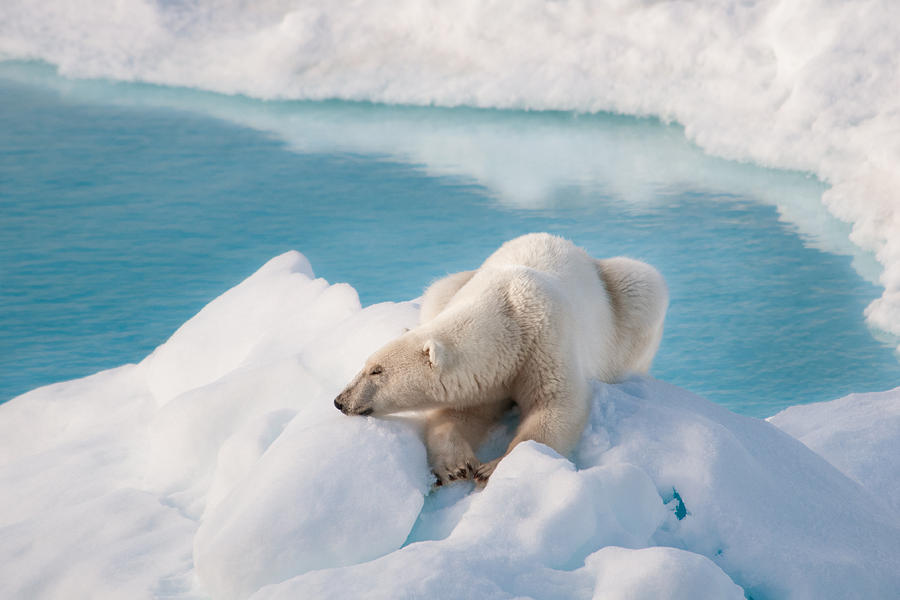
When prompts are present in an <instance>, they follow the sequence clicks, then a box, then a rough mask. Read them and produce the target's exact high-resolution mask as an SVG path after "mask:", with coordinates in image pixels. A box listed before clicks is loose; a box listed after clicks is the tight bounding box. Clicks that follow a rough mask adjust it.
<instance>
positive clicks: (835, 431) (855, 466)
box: [769, 388, 900, 513]
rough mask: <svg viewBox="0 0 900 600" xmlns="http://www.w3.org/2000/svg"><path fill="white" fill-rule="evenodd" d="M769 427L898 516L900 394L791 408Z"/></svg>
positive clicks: (856, 396)
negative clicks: (786, 435) (789, 437)
mask: <svg viewBox="0 0 900 600" xmlns="http://www.w3.org/2000/svg"><path fill="white" fill-rule="evenodd" d="M769 422H770V423H773V424H774V425H776V426H778V427H779V428H781V429H782V430H783V431H785V432H787V433H789V434H790V435H792V436H794V437H795V438H797V439H798V440H800V441H801V442H803V443H804V444H806V445H807V446H808V447H809V448H810V449H812V450H814V451H815V452H817V453H818V454H820V455H821V456H823V457H824V458H825V460H827V461H828V462H830V463H831V464H832V465H834V466H835V467H837V468H838V469H840V471H841V472H842V473H843V474H844V475H846V476H847V477H850V478H851V479H853V480H855V481H857V482H858V483H859V484H860V485H862V486H863V487H864V488H866V489H867V490H869V491H871V492H873V493H874V494H875V495H876V496H877V497H878V498H879V499H880V500H882V501H883V502H885V503H886V504H887V506H888V507H889V508H890V510H892V511H894V512H895V513H900V461H897V460H886V459H885V457H896V456H900V388H896V389H894V390H890V391H887V392H879V393H874V394H851V395H849V396H846V397H844V398H839V399H837V400H832V401H830V402H817V403H815V404H806V405H804V406H792V407H790V408H787V409H785V410H783V411H781V412H780V413H778V414H777V415H775V416H773V417H769Z"/></svg>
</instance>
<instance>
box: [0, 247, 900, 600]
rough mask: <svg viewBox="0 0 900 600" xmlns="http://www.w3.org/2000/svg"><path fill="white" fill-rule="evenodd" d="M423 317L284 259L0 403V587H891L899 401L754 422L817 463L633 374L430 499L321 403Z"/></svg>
mask: <svg viewBox="0 0 900 600" xmlns="http://www.w3.org/2000/svg"><path fill="white" fill-rule="evenodd" d="M417 312H418V307H417V305H416V304H415V303H414V302H400V303H385V304H379V305H374V306H370V307H367V308H365V309H364V308H362V307H361V306H360V305H359V302H358V299H357V296H356V293H355V291H354V290H353V289H352V288H351V287H350V286H348V285H346V284H337V285H329V284H328V283H327V282H325V281H323V280H321V279H315V278H314V276H313V272H312V269H311V267H310V266H309V263H308V262H307V261H306V260H305V258H303V257H302V256H301V255H300V254H298V253H296V252H289V253H286V254H284V255H282V256H279V257H276V258H274V259H272V260H271V261H270V262H269V263H267V264H266V265H265V266H263V267H262V268H261V269H260V270H259V271H258V272H257V273H255V274H254V275H252V276H250V277H249V278H248V279H247V280H245V281H244V282H242V283H241V284H239V285H238V286H236V287H235V288H233V289H232V290H229V291H227V292H226V293H224V294H223V295H222V296H220V297H219V298H217V299H215V300H214V301H212V302H211V303H210V304H209V305H208V306H207V307H206V308H204V309H203V310H202V311H201V312H200V313H198V314H197V315H196V316H195V317H194V318H192V319H191V320H189V321H188V322H187V323H185V324H184V325H183V326H182V327H181V328H180V329H179V330H178V331H177V332H175V334H173V336H172V337H171V338H170V339H169V340H168V341H167V342H166V343H165V344H163V345H162V346H160V347H159V348H157V350H156V351H154V352H153V353H152V354H151V355H150V356H149V357H148V358H147V359H145V360H144V361H143V362H141V363H140V364H137V365H125V366H123V367H120V368H118V369H113V370H111V371H106V372H102V373H98V374H96V375H93V376H91V377H87V378H84V379H81V380H76V381H72V382H66V383H61V384H57V385H53V386H48V387H45V388H40V389H37V390H34V391H32V392H29V393H27V394H25V395H23V396H20V397H18V398H16V399H13V400H12V401H11V402H8V403H6V404H4V405H2V406H0V440H2V442H0V596H2V597H4V598H19V597H22V598H24V597H27V598H58V597H66V598H80V597H127V598H160V597H169V598H173V597H174V598H208V597H212V598H225V599H232V598H233V599H238V598H240V599H243V598H254V599H255V600H261V599H265V598H296V597H321V598H329V597H331V598H348V597H363V596H364V597H369V598H397V597H434V598H464V597H479V598H521V597H531V598H558V597H571V598H592V597H593V598H673V599H675V598H678V599H681V598H698V597H714V598H734V599H736V600H737V599H740V598H743V597H744V595H745V593H746V594H749V595H750V596H752V597H753V598H756V599H765V598H798V599H803V598H825V599H827V598H876V597H890V595H891V594H892V593H893V592H895V591H896V590H897V589H898V588H900V574H898V573H897V570H896V564H897V562H898V561H900V521H898V519H897V514H898V513H897V511H896V510H892V508H891V505H890V504H889V503H890V502H891V500H885V498H884V496H885V495H887V494H893V493H894V490H896V487H891V486H896V481H897V478H896V477H891V474H892V473H897V468H898V462H900V459H898V456H900V453H898V452H896V449H897V444H898V440H900V428H898V427H897V423H896V421H897V418H896V417H897V412H898V411H897V398H898V395H900V394H898V392H897V391H896V390H895V391H894V392H890V393H886V394H883V395H868V396H864V397H853V396H851V397H848V398H845V399H842V400H838V401H835V402H834V403H829V404H825V405H821V406H820V405H813V406H811V407H798V408H794V409H789V410H788V411H786V412H785V413H782V414H781V415H778V416H776V417H775V418H774V419H773V421H774V422H775V423H776V424H778V425H779V426H780V427H783V428H784V429H785V430H788V431H792V429H791V427H792V426H795V427H798V428H800V429H796V434H797V435H798V436H799V437H800V439H801V440H803V441H804V442H805V443H806V444H808V445H810V446H811V447H813V448H814V449H815V450H817V451H818V452H819V453H821V455H820V454H817V453H816V452H813V451H812V450H810V449H809V448H807V446H805V445H804V444H803V443H801V442H800V441H798V440H797V439H795V438H793V437H791V436H789V435H787V434H786V433H785V432H784V431H782V430H781V429H779V428H778V427H775V426H774V425H773V424H771V423H768V422H766V421H761V420H757V419H752V418H748V417H742V416H739V415H735V414H733V413H730V412H728V411H727V410H725V409H723V408H721V407H719V406H716V405H714V404H712V403H710V402H708V401H706V400H704V399H702V398H699V397H697V396H695V395H693V394H691V393H689V392H687V391H685V390H680V389H678V388H675V387H673V386H670V385H668V384H666V383H664V382H660V381H656V380H654V379H652V378H632V379H629V380H628V381H626V382H624V383H621V384H618V385H607V384H601V383H595V384H594V398H593V410H592V416H591V421H590V424H589V426H588V428H587V430H586V431H585V434H584V436H583V438H582V440H581V442H580V444H579V446H578V448H577V449H576V450H575V452H574V453H573V455H572V456H571V457H562V456H559V455H558V454H556V453H555V452H554V451H552V450H551V449H549V448H547V447H545V446H542V445H540V444H537V443H533V442H528V443H525V444H521V445H519V446H518V447H517V448H516V450H515V451H514V452H513V453H512V454H511V455H510V456H508V457H507V458H506V459H504V460H503V461H502V462H501V463H500V465H499V467H498V468H497V470H496V472H495V473H494V475H493V477H492V478H491V480H490V482H489V483H488V485H487V486H486V487H485V488H484V489H483V490H475V489H474V487H473V485H472V484H471V483H460V484H455V485H451V486H445V487H442V488H439V489H437V490H435V491H432V490H431V483H432V479H431V476H430V474H429V470H428V467H427V464H426V459H425V451H424V447H423V444H422V441H421V427H420V423H419V422H418V420H417V418H416V417H415V416H414V415H409V416H404V417H395V418H389V419H388V418H385V419H375V418H371V417H346V416H344V415H342V414H340V413H339V412H338V411H336V410H335V409H334V407H333V405H332V402H333V398H334V396H335V395H336V393H337V392H338V391H339V390H340V389H341V387H342V386H343V385H344V384H345V383H346V381H347V380H348V379H349V378H350V377H351V376H352V374H353V372H354V371H355V370H356V369H357V368H358V366H359V365H360V364H362V362H363V360H364V358H365V356H367V355H368V354H369V353H370V352H371V351H372V350H374V349H375V348H377V347H379V346H380V345H381V344H383V343H384V342H385V341H387V340H388V339H391V338H392V337H394V336H396V335H399V334H400V333H401V332H402V330H403V328H404V327H409V326H412V325H414V324H415V323H416V320H417ZM799 415H802V417H801V416H799ZM515 418H516V417H515V415H510V416H509V417H508V418H507V419H506V421H505V422H504V423H505V424H504V425H501V426H499V427H498V428H497V430H496V431H495V432H494V433H493V436H492V439H491V440H490V441H489V443H488V444H487V445H486V446H487V447H486V448H485V449H482V452H483V453H490V452H491V451H496V450H497V449H499V448H501V447H502V445H503V443H504V441H505V440H507V439H508V438H509V436H510V428H511V427H512V426H513V425H514V422H515ZM848 432H850V436H848ZM813 434H814V435H813ZM849 437H852V438H853V439H852V440H851V439H849ZM822 440H825V441H824V442H823V441H822ZM828 440H837V441H836V442H834V443H831V442H829V441H828ZM823 457H824V458H823ZM826 459H827V460H826ZM839 459H840V460H839ZM828 461H832V462H834V464H831V463H830V462H828ZM893 498H896V494H894V495H893Z"/></svg>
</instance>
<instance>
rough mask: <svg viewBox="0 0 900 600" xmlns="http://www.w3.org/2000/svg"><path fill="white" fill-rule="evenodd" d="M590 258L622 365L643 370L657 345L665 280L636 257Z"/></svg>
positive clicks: (666, 303) (665, 294) (666, 292)
mask: <svg viewBox="0 0 900 600" xmlns="http://www.w3.org/2000/svg"><path fill="white" fill-rule="evenodd" d="M594 262H595V263H596V265H597V273H598V274H599V275H600V279H601V281H603V284H604V285H605V287H606V291H607V294H609V300H610V304H611V305H612V309H613V317H614V319H615V322H616V334H617V336H616V337H617V338H618V339H617V341H618V344H617V346H618V350H619V351H623V352H624V353H625V356H624V359H625V362H624V364H623V365H622V366H623V367H624V369H625V370H627V371H631V372H635V373H646V372H647V371H648V370H649V369H650V364H651V363H652V362H653V357H654V356H655V355H656V350H657V349H658V348H659V342H660V340H661V339H662V332H663V321H664V320H665V317H666V309H667V308H668V307H669V290H668V288H667V286H666V281H665V279H663V276H662V275H661V274H660V272H659V271H657V270H656V269H655V268H653V267H652V266H650V265H648V264H647V263H645V262H641V261H639V260H634V259H631V258H625V257H623V256H618V257H616V258H607V259H601V260H595V261H594Z"/></svg>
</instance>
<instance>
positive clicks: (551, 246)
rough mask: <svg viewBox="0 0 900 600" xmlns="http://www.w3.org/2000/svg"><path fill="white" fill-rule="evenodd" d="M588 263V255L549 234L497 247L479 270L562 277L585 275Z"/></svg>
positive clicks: (589, 259)
mask: <svg viewBox="0 0 900 600" xmlns="http://www.w3.org/2000/svg"><path fill="white" fill-rule="evenodd" d="M591 261H592V259H591V257H590V256H589V255H588V254H587V252H585V251H584V250H582V249H581V248H579V247H578V246H576V245H575V244H573V243H572V242H570V241H569V240H566V239H563V238H561V237H557V236H555V235H551V234H549V233H529V234H527V235H523V236H521V237H517V238H515V239H513V240H509V241H508V242H506V243H505V244H503V245H502V246H500V248H498V249H497V251H496V252H494V253H493V254H491V255H490V256H489V257H488V258H487V260H486V261H484V264H483V265H482V267H481V268H482V269H484V268H491V267H501V266H522V267H528V268H531V269H535V270H536V271H544V272H547V273H555V274H558V275H560V276H564V275H565V274H567V273H569V272H571V271H573V269H574V270H575V271H576V272H577V271H578V270H581V269H584V273H587V271H588V270H590V269H591V266H590V263H591ZM579 267H580V268H581V269H579ZM572 274H577V273H572Z"/></svg>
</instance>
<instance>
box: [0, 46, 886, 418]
mask: <svg viewBox="0 0 900 600" xmlns="http://www.w3.org/2000/svg"><path fill="white" fill-rule="evenodd" d="M0 95H2V97H3V98H4V100H3V102H0V128H2V131H3V132H4V134H3V135H2V136H0V157H2V158H0V216H2V218H0V401H5V400H8V399H9V398H11V397H13V396H16V395H18V394H20V393H23V392H25V391H27V390H29V389H32V388H34V387H37V386H40V385H45V384H48V383H53V382H56V381H61V380H65V379H70V378H74V377H80V376H84V375H88V374H91V373H93V372H96V371H98V370H101V369H105V368H110V367H114V366H117V365H120V364H123V363H126V362H136V361H139V360H141V359H142V358H143V357H144V356H146V355H147V354H148V353H149V352H150V351H152V349H153V348H154V347H155V346H156V345H158V344H160V343H161V342H163V341H165V339H166V338H167V337H168V335H170V334H171V333H172V332H173V331H174V330H175V329H176V328H177V327H178V326H179V325H180V324H181V323H183V322H184V321H186V320H187V319H188V318H190V317H191V316H192V315H193V314H195V313H196V312H197V311H198V310H199V309H200V308H201V307H202V306H203V305H204V304H206V303H207V302H208V301H210V300H212V299H213V298H215V297H216V296H217V295H219V294H220V293H222V292H224V291H225V290H226V289H228V288H229V287H231V286H232V285H234V284H236V283H237V282H239V281H240V280H241V279H242V278H244V277H246V276H248V275H249V274H250V273H252V272H253V271H254V270H255V269H256V268H257V267H259V266H260V265H261V264H263V263H264V262H265V261H266V260H268V259H269V258H271V257H272V256H275V255H276V254H279V253H281V252H283V251H285V250H288V249H297V250H299V251H301V252H303V253H304V254H305V255H306V256H307V257H308V258H309V260H310V261H311V263H312V265H313V268H314V269H315V271H316V273H317V275H318V276H320V277H324V278H326V279H327V280H329V281H331V282H338V281H345V282H348V283H350V284H351V285H353V286H354V287H355V288H356V289H357V290H358V292H359V294H360V299H361V301H362V303H363V304H364V305H366V304H371V303H375V302H384V301H394V300H405V299H410V298H415V297H416V296H418V295H419V294H420V293H421V291H422V289H423V288H424V287H425V286H426V285H427V284H428V283H429V281H430V280H432V279H433V278H436V277H439V276H441V275H443V274H445V273H447V272H452V271H456V270H461V269H468V268H473V267H475V266H477V265H478V264H479V262H480V261H481V260H483V258H484V257H486V256H487V255H488V254H489V253H490V252H491V251H492V250H493V249H494V248H496V247H497V246H498V245H499V244H501V243H502V242H503V241H504V240H506V239H509V238H511V237H514V236H516V235H519V234H521V233H525V232H529V231H550V232H553V233H557V234H559V235H563V236H566V237H568V238H570V239H572V240H573V241H575V242H576V243H577V244H579V245H581V246H583V247H584V248H586V249H587V250H588V251H589V252H590V253H591V254H593V255H595V256H598V257H602V256H612V255H618V254H625V255H629V256H633V257H636V258H641V259H644V260H647V261H649V262H651V263H653V264H654V265H656V266H657V267H658V268H659V269H660V270H661V271H662V272H663V274H664V275H665V276H666V278H667V280H668V284H669V287H670V293H671V306H670V310H669V315H668V320H667V325H666V333H665V336H664V339H663V343H662V347H661V348H660V352H659V354H658V357H657V360H656V363H655V365H654V369H653V371H652V373H653V375H654V376H655V377H657V378H660V379H664V380H666V381H669V382H671V383H674V384H676V385H679V386H682V387H685V388H687V389H689V390H692V391H694V392H697V393H699V394H701V395H704V396H706V397H708V398H710V399H711V400H714V401H716V402H719V403H721V404H723V405H725V406H727V407H728V408H730V409H732V410H735V411H737V412H740V413H744V414H748V415H753V416H768V415H771V414H773V413H775V412H776V411H777V410H779V409H781V408H784V407H786V406H788V405H791V404H798V403H805V402H812V401H819V400H827V399H833V398H837V397H839V396H841V395H844V394H846V393H849V392H851V391H856V392H861V391H870V390H871V391H874V390H884V389H888V388H891V387H894V386H896V385H898V384H900V363H898V360H897V356H896V355H895V353H894V351H893V350H892V344H891V343H890V340H884V339H880V338H879V336H878V334H877V333H875V332H872V331H870V330H869V329H867V328H866V326H865V323H864V320H863V310H864V308H865V306H866V305H867V304H868V303H869V302H870V301H871V300H873V299H874V298H876V297H877V296H878V295H879V293H880V291H879V288H878V287H877V286H876V285H875V284H874V283H873V282H874V281H875V277H876V275H877V268H876V265H875V263H874V260H873V259H872V257H871V256H868V255H866V254H864V253H862V252H861V251H859V250H858V249H856V248H855V247H854V246H852V245H851V244H850V242H849V241H848V240H847V235H848V233H849V229H848V227H847V226H846V225H844V224H842V223H840V222H838V221H836V220H835V219H833V218H832V217H830V216H829V215H828V214H827V213H826V212H825V209H824V208H822V206H821V204H820V202H819V197H820V196H821V193H822V191H823V190H824V189H825V188H824V185H823V184H822V183H821V182H819V181H817V180H815V179H813V178H809V177H807V176H805V175H803V174H800V173H785V172H778V171H772V170H766V169H761V168H757V167H753V166H749V165H741V164H737V163H733V162H729V161H725V160H721V159H716V158H711V157H708V156H706V155H705V154H703V153H702V152H701V151H699V150H698V149H696V148H695V147H694V146H692V145H691V144H689V143H688V142H687V141H686V140H685V138H684V135H683V132H682V131H681V130H680V129H679V128H678V127H676V126H670V125H665V124H662V123H660V122H658V121H655V120H647V119H634V118H625V117H618V116H614V115H605V114H601V115H590V116H586V115H573V114H570V113H528V112H515V111H495V110H474V109H438V108H403V107H387V106H379V105H370V104H364V103H359V104H357V103H342V102H319V103H315V102H262V101H257V100H251V99H246V98H240V97H226V96H219V95H216V94H209V93H203V92H197V91H191V90H179V89H171V88H163V87H155V86H148V85H136V84H123V83H108V82H84V81H82V82H76V81H69V80H66V79H63V78H60V77H58V76H56V75H55V74H54V73H53V72H52V70H51V69H49V68H48V67H45V66H41V65H34V64H27V63H2V64H0Z"/></svg>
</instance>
